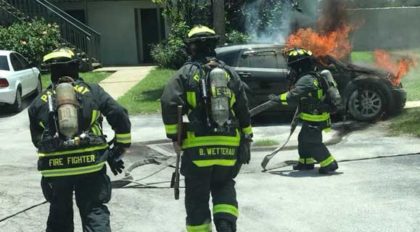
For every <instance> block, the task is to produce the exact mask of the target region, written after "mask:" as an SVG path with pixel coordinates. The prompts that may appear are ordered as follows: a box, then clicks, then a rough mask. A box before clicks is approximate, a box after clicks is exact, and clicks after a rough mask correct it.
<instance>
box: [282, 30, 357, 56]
mask: <svg viewBox="0 0 420 232" xmlns="http://www.w3.org/2000/svg"><path fill="white" fill-rule="evenodd" d="M351 31H352V27H351V26H348V25H341V26H340V27H338V28H336V29H335V30H333V31H330V32H326V33H324V34H321V33H318V32H316V31H314V30H313V29H311V28H302V29H299V30H298V31H297V32H296V33H294V34H292V35H290V36H289V37H288V38H287V42H286V49H292V48H295V47H299V48H304V49H306V50H310V51H312V53H313V54H314V56H317V57H322V56H326V55H330V56H333V57H335V58H337V59H342V58H345V57H346V56H348V55H349V54H350V52H351V50H352V46H351V44H350V41H349V33H350V32H351Z"/></svg>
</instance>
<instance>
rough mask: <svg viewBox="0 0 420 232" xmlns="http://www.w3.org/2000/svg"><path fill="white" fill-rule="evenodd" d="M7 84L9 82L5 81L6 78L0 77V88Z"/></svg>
mask: <svg viewBox="0 0 420 232" xmlns="http://www.w3.org/2000/svg"><path fill="white" fill-rule="evenodd" d="M8 86H9V82H8V81H7V79H4V78H0V88H4V87H8Z"/></svg>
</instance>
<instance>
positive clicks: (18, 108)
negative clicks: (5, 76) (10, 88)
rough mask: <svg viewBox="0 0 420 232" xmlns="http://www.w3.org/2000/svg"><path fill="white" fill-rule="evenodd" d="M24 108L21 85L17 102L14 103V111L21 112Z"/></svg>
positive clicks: (17, 93) (17, 92) (16, 98)
mask: <svg viewBox="0 0 420 232" xmlns="http://www.w3.org/2000/svg"><path fill="white" fill-rule="evenodd" d="M21 110H22V90H21V89H20V87H19V88H18V89H17V90H16V97H15V102H14V103H13V105H12V111H13V112H16V113H19V112H20V111H21Z"/></svg>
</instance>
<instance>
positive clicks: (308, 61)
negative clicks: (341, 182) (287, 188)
mask: <svg viewBox="0 0 420 232" xmlns="http://www.w3.org/2000/svg"><path fill="white" fill-rule="evenodd" d="M287 64H288V66H289V68H290V77H291V81H292V83H293V84H294V87H293V88H292V89H291V90H290V91H288V92H286V93H283V94H281V95H280V96H277V95H270V96H269V98H270V100H272V101H276V102H278V103H281V104H282V105H290V106H296V105H299V108H300V109H299V110H300V113H299V117H300V120H301V121H302V129H301V131H300V133H299V137H298V142H299V145H298V152H299V161H298V164H297V165H295V166H293V169H294V170H311V169H314V164H315V162H318V163H319V164H320V166H321V167H320V168H319V173H320V174H328V173H330V172H334V171H335V170H336V169H337V168H338V164H337V161H336V160H335V158H334V157H333V156H332V155H331V153H330V152H329V151H328V149H327V147H326V146H325V144H324V143H323V142H322V131H323V130H327V131H328V130H330V127H331V119H330V110H331V107H330V106H329V104H327V103H326V101H325V94H326V93H325V91H324V90H323V88H322V87H321V84H320V79H319V77H320V74H319V73H317V71H316V65H315V62H314V58H313V56H312V52H311V51H306V50H304V49H301V48H296V49H292V50H290V51H288V52H287Z"/></svg>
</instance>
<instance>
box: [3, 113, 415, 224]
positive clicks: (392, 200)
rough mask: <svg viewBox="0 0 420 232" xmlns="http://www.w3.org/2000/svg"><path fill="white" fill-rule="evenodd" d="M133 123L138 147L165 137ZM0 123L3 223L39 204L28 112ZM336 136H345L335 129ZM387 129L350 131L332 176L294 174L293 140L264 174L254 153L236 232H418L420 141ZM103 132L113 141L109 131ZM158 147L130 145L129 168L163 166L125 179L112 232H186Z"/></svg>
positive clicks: (281, 134)
mask: <svg viewBox="0 0 420 232" xmlns="http://www.w3.org/2000/svg"><path fill="white" fill-rule="evenodd" d="M131 121H132V123H133V138H134V140H135V141H136V142H145V141H150V140H156V139H162V138H164V131H163V126H162V124H161V121H160V117H159V116H156V115H151V116H137V117H132V119H131ZM0 125H1V127H0V141H2V145H1V146H0V176H1V178H0V205H1V210H0V219H1V218H4V217H6V216H8V215H10V214H13V213H15V212H17V211H20V210H22V209H24V208H26V207H29V206H31V205H33V204H37V203H40V202H42V201H44V199H43V196H42V193H41V190H40V187H39V179H40V174H39V173H38V172H37V170H36V160H37V157H36V154H35V150H34V148H33V147H32V144H31V142H30V135H29V130H28V125H29V123H28V119H27V112H26V111H23V112H21V113H20V114H17V115H14V116H11V117H3V118H1V117H0ZM352 128H353V129H352ZM338 129H342V128H340V126H339V125H338ZM347 129H348V128H347ZM354 129H357V130H354ZM385 129H386V122H385V123H384V122H381V123H378V124H376V125H374V126H367V127H366V126H357V125H354V124H353V125H352V126H350V129H349V130H348V133H341V134H340V135H344V137H343V138H342V140H341V142H340V143H338V144H336V145H332V146H330V149H331V151H332V152H333V153H334V155H335V156H336V158H337V159H338V160H339V161H340V160H341V161H342V162H339V165H340V169H339V172H338V173H337V174H335V175H331V176H320V175H318V174H317V172H316V170H315V171H308V172H295V171H292V168H291V166H290V165H289V164H291V163H292V162H291V161H294V160H295V159H296V157H297V155H296V153H297V152H296V150H294V149H293V146H294V145H295V144H296V137H294V138H293V139H292V141H291V143H290V146H291V147H290V148H291V149H289V150H286V151H284V152H281V153H279V154H278V155H277V156H276V157H275V158H273V160H272V161H271V163H270V164H269V167H271V168H272V170H270V171H269V172H266V173H262V172H261V168H260V162H261V160H262V158H263V156H264V155H265V154H266V153H267V151H260V152H254V153H253V159H252V162H251V164H250V165H247V166H244V168H243V170H242V173H241V174H240V175H239V177H238V178H237V192H238V199H239V204H240V206H239V208H240V219H239V221H238V231H243V232H251V231H258V232H278V231H298V232H300V231H319V232H324V231H378V232H379V231H381V232H382V231H398V232H399V231H403V232H405V231H407V232H408V231H410V232H414V231H419V229H420V220H419V218H420V210H419V209H420V197H419V196H420V184H419V182H420V156H419V155H417V154H412V153H416V152H419V151H420V139H417V138H412V137H389V136H387V133H386V131H385ZM106 131H107V132H108V133H109V135H110V137H112V134H111V133H110V129H109V128H107V129H106ZM287 132H288V126H287V125H283V126H275V127H273V126H267V127H258V128H256V129H255V137H256V138H259V137H269V136H272V135H273V134H275V135H276V136H275V139H279V140H283V139H284V138H285V137H286V136H287ZM336 133H339V131H336ZM327 137H328V136H327ZM332 137H333V136H332ZM155 147H156V146H155ZM157 147H158V148H159V149H158V151H160V152H161V153H162V154H161V153H159V152H156V151H155V150H150V146H149V147H147V146H146V144H145V143H138V144H136V145H135V146H134V148H133V149H131V151H130V152H129V154H127V156H126V163H127V165H128V166H130V164H133V163H135V162H136V161H139V160H143V159H145V158H156V159H158V160H165V159H168V160H167V161H165V162H164V163H163V164H161V165H156V164H151V165H146V166H141V167H138V168H136V169H134V170H133V171H132V172H131V174H132V176H133V178H134V179H135V180H136V182H137V183H131V184H129V185H127V186H125V187H123V188H117V189H114V192H113V199H112V201H111V203H110V204H109V208H110V210H111V213H112V216H111V225H112V228H113V231H119V232H138V231H144V232H155V231H160V232H174V231H176V232H181V231H185V229H184V225H185V221H184V220H185V210H184V206H183V201H182V200H180V201H175V200H173V192H172V189H169V188H168V185H169V183H168V180H169V178H170V176H171V173H172V172H173V168H171V167H167V165H168V164H170V163H172V160H173V156H172V154H171V153H170V151H169V150H168V149H167V148H168V146H165V145H158V146H157ZM169 155H171V156H169ZM276 167H278V168H276ZM151 174H153V175H151ZM150 175H151V176H150ZM120 178H121V176H119V177H113V180H118V179H120ZM182 197H183V191H182V190H181V199H182ZM75 211H76V213H75V224H76V230H75V231H81V229H80V219H79V216H78V213H77V208H76V206H75ZM47 215H48V205H42V206H39V207H37V208H34V209H32V210H30V211H28V212H26V213H23V214H20V215H18V216H16V217H13V218H11V219H9V220H7V221H4V222H0V231H9V232H15V231H16V232H17V231H25V232H26V231H42V230H45V222H46V218H47Z"/></svg>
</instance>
